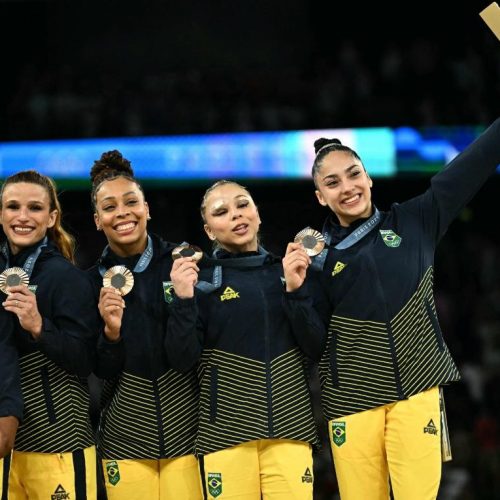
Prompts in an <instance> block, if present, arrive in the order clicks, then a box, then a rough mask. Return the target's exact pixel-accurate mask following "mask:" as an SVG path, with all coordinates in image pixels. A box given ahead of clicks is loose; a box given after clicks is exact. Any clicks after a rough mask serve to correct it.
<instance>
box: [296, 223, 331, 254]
mask: <svg viewBox="0 0 500 500" xmlns="http://www.w3.org/2000/svg"><path fill="white" fill-rule="evenodd" d="M293 241H294V242H295V243H302V246H303V247H304V250H305V251H306V253H307V255H309V257H314V256H316V255H318V254H319V253H321V251H322V250H323V248H325V238H323V235H322V234H321V233H320V232H319V231H316V230H315V229H312V228H310V227H306V228H305V229H302V231H300V232H298V233H297V234H296V235H295V238H294V240H293Z"/></svg>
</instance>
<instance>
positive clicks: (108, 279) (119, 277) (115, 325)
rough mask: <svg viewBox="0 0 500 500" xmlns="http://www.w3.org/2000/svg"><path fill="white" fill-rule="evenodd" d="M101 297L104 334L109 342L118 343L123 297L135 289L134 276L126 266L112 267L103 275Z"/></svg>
mask: <svg viewBox="0 0 500 500" xmlns="http://www.w3.org/2000/svg"><path fill="white" fill-rule="evenodd" d="M102 286H103V287H102V288H101V293H100V295H99V306H98V307H99V312H100V314H101V317H102V319H103V320H104V334H105V335H106V337H107V338H108V340H110V341H112V342H116V341H117V340H119V338H120V328H121V325H122V318H123V310H124V309H125V301H124V300H123V297H124V296H125V295H127V293H129V292H130V291H131V290H132V288H133V287H134V275H133V274H132V272H131V271H130V270H129V269H127V268H126V267H125V266H113V267H110V268H109V269H108V270H107V271H106V272H105V273H104V275H103V278H102Z"/></svg>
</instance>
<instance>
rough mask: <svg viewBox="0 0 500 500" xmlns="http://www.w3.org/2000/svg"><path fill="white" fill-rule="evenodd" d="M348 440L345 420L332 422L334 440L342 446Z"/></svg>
mask: <svg viewBox="0 0 500 500" xmlns="http://www.w3.org/2000/svg"><path fill="white" fill-rule="evenodd" d="M345 440H346V430H345V422H332V441H333V442H334V443H335V444H336V445H337V446H342V445H343V444H344V443H345Z"/></svg>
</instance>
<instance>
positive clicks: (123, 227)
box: [115, 222, 136, 233]
mask: <svg viewBox="0 0 500 500" xmlns="http://www.w3.org/2000/svg"><path fill="white" fill-rule="evenodd" d="M135 226H136V223H135V222H127V223H125V224H118V225H117V226H115V231H117V232H119V233H127V232H129V231H132V230H133V229H134V228H135Z"/></svg>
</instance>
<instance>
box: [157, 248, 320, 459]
mask: <svg viewBox="0 0 500 500" xmlns="http://www.w3.org/2000/svg"><path fill="white" fill-rule="evenodd" d="M260 256H261V257H263V259H262V260H261V263H260V264H256V265H250V264H249V263H250V262H251V259H253V258H255V257H257V255H253V252H251V253H250V255H249V254H248V253H245V254H240V255H238V254H236V255H231V254H228V253H226V254H224V255H222V256H221V258H220V259H218V260H215V261H214V262H218V265H219V266H220V270H221V275H220V276H221V282H220V283H219V284H218V286H217V287H216V289H215V290H212V291H210V292H202V291H201V292H200V291H198V290H197V293H196V298H195V299H179V298H175V299H174V302H173V303H172V309H171V321H170V322H169V328H168V336H167V343H168V349H167V351H168V352H169V353H171V355H172V360H171V362H172V364H173V366H175V367H176V368H177V369H179V370H186V369H189V368H190V367H191V366H193V365H194V364H195V363H196V362H198V360H199V361H200V362H199V367H198V378H199V383H200V391H201V394H200V415H199V418H200V420H199V432H198V437H197V441H196V454H197V455H204V454H207V453H211V452H214V451H218V450H220V449H224V448H229V447H231V446H235V445H238V444H241V443H243V442H247V441H252V440H259V439H267V438H270V439H293V440H300V441H305V442H309V443H311V444H312V445H314V446H316V445H317V444H318V437H317V433H316V427H315V422H314V418H313V412H312V405H311V398H310V390H309V385H308V362H307V360H306V357H305V356H304V354H303V351H302V350H301V348H300V345H301V344H302V345H304V344H305V343H307V341H308V338H307V333H308V332H306V331H299V332H298V333H297V331H294V328H293V325H292V324H291V323H290V321H289V319H288V316H287V314H286V311H285V307H284V305H283V301H284V295H285V292H284V287H283V268H282V265H281V261H280V259H278V258H276V257H273V256H271V255H269V254H266V253H265V252H264V256H262V255H260ZM247 264H248V265H247ZM200 266H203V260H202V262H201V263H200ZM214 269H215V268H214V267H208V268H202V269H201V271H200V276H199V279H200V281H205V282H212V281H213V278H214V272H215V271H214ZM307 300H309V299H307ZM323 330H325V327H324V325H323ZM300 336H302V339H301V338H299V337H300ZM319 356H320V352H318V353H317V357H318V358H319Z"/></svg>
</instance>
